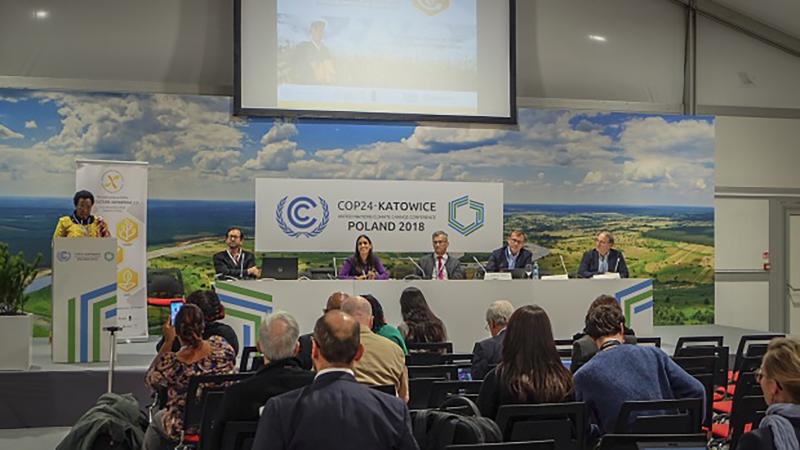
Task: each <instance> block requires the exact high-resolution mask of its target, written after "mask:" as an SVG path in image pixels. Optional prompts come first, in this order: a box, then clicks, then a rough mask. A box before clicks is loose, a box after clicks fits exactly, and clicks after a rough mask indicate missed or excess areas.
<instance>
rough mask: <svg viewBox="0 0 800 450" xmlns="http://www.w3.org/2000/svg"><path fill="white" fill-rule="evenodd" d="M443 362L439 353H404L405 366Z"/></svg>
mask: <svg viewBox="0 0 800 450" xmlns="http://www.w3.org/2000/svg"><path fill="white" fill-rule="evenodd" d="M442 364H445V360H444V355H443V354H441V353H430V352H419V353H409V354H408V355H406V366H409V367H411V366H440V365H442Z"/></svg>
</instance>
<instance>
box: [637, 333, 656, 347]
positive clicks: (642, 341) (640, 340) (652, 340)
mask: <svg viewBox="0 0 800 450" xmlns="http://www.w3.org/2000/svg"><path fill="white" fill-rule="evenodd" d="M636 345H655V346H656V347H658V348H661V338H660V337H658V336H653V337H639V336H636Z"/></svg>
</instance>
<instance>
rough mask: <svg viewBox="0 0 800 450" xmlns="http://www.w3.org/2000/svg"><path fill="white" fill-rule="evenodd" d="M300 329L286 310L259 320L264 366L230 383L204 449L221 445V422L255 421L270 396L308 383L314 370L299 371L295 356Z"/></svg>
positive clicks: (223, 430) (260, 350)
mask: <svg viewBox="0 0 800 450" xmlns="http://www.w3.org/2000/svg"><path fill="white" fill-rule="evenodd" d="M299 335H300V328H299V327H298V325H297V321H296V320H295V319H294V317H292V316H291V315H289V314H288V313H286V312H283V311H276V312H274V313H272V314H270V315H268V316H267V317H265V318H264V319H263V320H262V321H261V327H260V329H259V338H258V344H257V347H258V351H259V352H261V353H262V354H263V355H264V364H265V365H264V367H262V368H261V369H259V370H258V371H257V372H256V373H255V374H254V375H253V376H252V377H250V378H248V379H246V380H243V381H241V382H239V383H236V384H234V385H232V386H230V387H229V388H228V389H226V390H225V396H224V397H223V399H222V403H221V404H220V406H219V409H218V410H217V414H216V419H215V420H214V425H213V427H212V428H211V430H210V434H209V435H208V436H203V439H204V440H205V439H208V442H209V443H210V444H211V446H210V447H208V448H222V435H223V433H224V432H225V424H226V423H228V422H232V421H257V420H258V417H259V409H260V408H261V407H262V406H264V403H266V402H267V400H269V399H270V398H272V397H275V396H276V395H280V394H283V393H285V392H289V391H292V390H294V389H298V388H301V387H303V386H306V385H309V384H311V382H312V381H313V380H314V373H313V372H311V371H308V370H303V369H302V368H301V367H300V361H298V360H297V358H295V355H296V354H297V351H298V347H299V345H298V342H297V338H298V336H299Z"/></svg>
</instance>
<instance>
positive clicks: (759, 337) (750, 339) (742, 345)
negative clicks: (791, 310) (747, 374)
mask: <svg viewBox="0 0 800 450" xmlns="http://www.w3.org/2000/svg"><path fill="white" fill-rule="evenodd" d="M776 337H786V335H785V334H747V335H744V336H742V338H741V339H739V346H738V347H737V348H736V358H735V359H734V361H733V371H734V372H740V371H741V370H742V368H741V366H742V359H743V358H744V357H745V356H763V355H764V353H766V345H767V344H769V341H771V340H772V339H773V338H776ZM753 345H756V346H757V347H755V348H754V349H752V350H750V346H753ZM759 345H760V346H759ZM761 348H763V349H764V353H761V355H758V353H759V352H760V351H761Z"/></svg>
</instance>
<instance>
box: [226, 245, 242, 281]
mask: <svg viewBox="0 0 800 450" xmlns="http://www.w3.org/2000/svg"><path fill="white" fill-rule="evenodd" d="M225 251H226V252H228V256H229V257H230V258H231V261H233V265H234V266H239V278H244V250H239V260H238V261H237V260H236V258H234V257H233V255H231V251H230V249H228V250H225Z"/></svg>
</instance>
